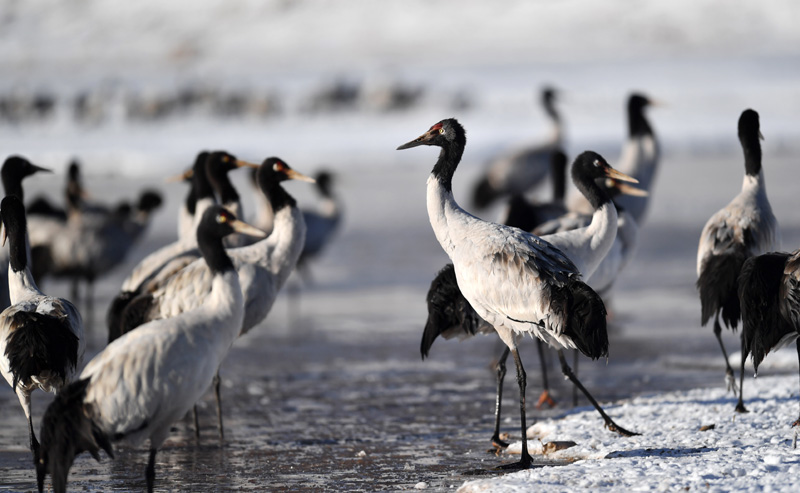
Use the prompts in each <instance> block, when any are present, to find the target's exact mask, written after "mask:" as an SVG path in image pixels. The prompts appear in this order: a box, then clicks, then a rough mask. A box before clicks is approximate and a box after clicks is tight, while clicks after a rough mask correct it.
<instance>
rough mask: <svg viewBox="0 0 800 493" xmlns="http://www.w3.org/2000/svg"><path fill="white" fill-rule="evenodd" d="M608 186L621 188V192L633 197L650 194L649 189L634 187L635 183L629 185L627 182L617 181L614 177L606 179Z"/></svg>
mask: <svg viewBox="0 0 800 493" xmlns="http://www.w3.org/2000/svg"><path fill="white" fill-rule="evenodd" d="M606 186H607V187H609V188H611V187H613V188H616V189H617V190H619V193H624V194H625V195H631V196H633V197H647V196H648V195H650V194H649V193H648V192H647V190H644V189H642V188H639V187H634V186H633V185H628V184H627V183H625V182H621V181H617V180H615V179H613V178H608V179H606Z"/></svg>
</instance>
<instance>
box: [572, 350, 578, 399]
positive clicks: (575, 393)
mask: <svg viewBox="0 0 800 493" xmlns="http://www.w3.org/2000/svg"><path fill="white" fill-rule="evenodd" d="M572 369H573V372H574V373H575V378H578V350H577V349H575V350H574V352H573V355H572ZM572 407H578V387H577V386H576V385H573V386H572Z"/></svg>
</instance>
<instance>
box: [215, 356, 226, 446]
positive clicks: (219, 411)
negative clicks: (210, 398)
mask: <svg viewBox="0 0 800 493" xmlns="http://www.w3.org/2000/svg"><path fill="white" fill-rule="evenodd" d="M219 384H220V378H219V370H217V374H216V375H214V397H216V399H217V429H218V430H219V439H220V440H222V439H223V438H225V432H224V430H223V428H222V396H221V395H220V394H219Z"/></svg>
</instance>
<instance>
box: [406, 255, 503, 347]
mask: <svg viewBox="0 0 800 493" xmlns="http://www.w3.org/2000/svg"><path fill="white" fill-rule="evenodd" d="M427 302H428V320H427V322H426V323H425V330H424V332H423V333H422V342H421V343H420V348H419V349H420V354H422V359H425V358H426V357H427V356H428V353H429V352H430V349H431V346H432V345H433V341H435V340H436V338H437V337H439V336H440V335H441V336H442V337H444V338H445V339H450V338H452V337H455V336H473V335H475V334H477V333H478V332H480V331H481V330H482V329H483V328H484V327H488V324H487V323H486V322H485V321H484V320H483V319H482V318H481V317H480V316H478V314H477V313H476V312H475V310H474V309H473V308H472V306H471V305H470V304H469V302H468V301H467V299H466V298H464V295H463V294H462V293H461V289H459V287H458V282H457V281H456V272H455V268H454V267H453V264H447V265H446V266H445V267H444V268H443V269H442V270H441V271H439V273H438V274H437V275H436V277H435V278H434V279H433V281H432V282H431V287H430V289H429V290H428V296H427Z"/></svg>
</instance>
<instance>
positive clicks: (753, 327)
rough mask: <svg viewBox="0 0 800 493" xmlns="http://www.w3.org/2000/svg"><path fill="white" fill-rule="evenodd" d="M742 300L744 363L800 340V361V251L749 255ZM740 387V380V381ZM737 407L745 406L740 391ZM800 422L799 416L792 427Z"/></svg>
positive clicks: (741, 278) (741, 285)
mask: <svg viewBox="0 0 800 493" xmlns="http://www.w3.org/2000/svg"><path fill="white" fill-rule="evenodd" d="M738 295H739V303H740V305H741V309H742V366H741V373H740V375H741V377H740V378H742V379H743V378H744V377H743V376H744V362H745V360H746V359H747V356H748V355H752V357H753V367H754V368H755V370H756V373H758V365H760V364H761V362H762V361H763V360H764V357H765V356H766V355H767V354H768V353H769V352H770V351H774V350H778V349H780V348H782V347H784V346H787V345H789V344H791V343H792V342H796V343H797V357H798V362H799V363H800V339H798V336H800V250H795V251H794V252H792V253H782V252H773V253H766V254H764V255H759V256H757V257H750V258H749V259H747V260H745V262H744V265H743V266H742V273H741V275H740V276H739V293H738ZM740 387H741V381H740ZM737 409H744V401H743V399H742V394H741V393H740V394H739V402H738V404H737ZM797 425H800V417H798V419H797V420H796V421H795V422H794V423H792V426H797Z"/></svg>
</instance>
